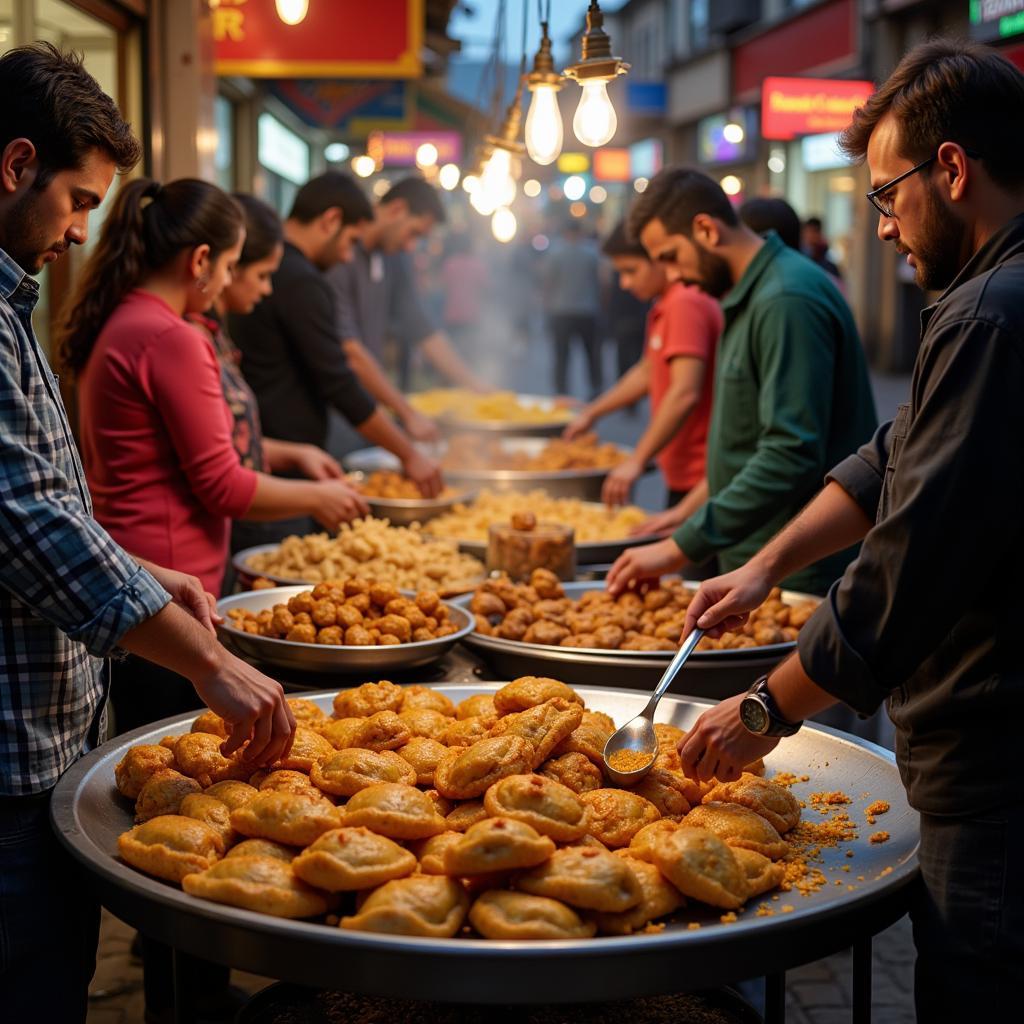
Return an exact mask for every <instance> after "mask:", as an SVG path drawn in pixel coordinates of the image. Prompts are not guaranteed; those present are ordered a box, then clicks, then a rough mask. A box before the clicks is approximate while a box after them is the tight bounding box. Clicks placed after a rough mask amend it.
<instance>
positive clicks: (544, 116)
mask: <svg viewBox="0 0 1024 1024" xmlns="http://www.w3.org/2000/svg"><path fill="white" fill-rule="evenodd" d="M532 92H533V99H531V100H530V110H529V113H528V114H527V115H526V152H527V153H529V154H530V159H531V160H533V162H534V163H538V164H550V163H553V162H554V161H555V160H556V159H557V158H558V154H559V153H561V152H562V112H561V111H560V110H559V109H558V89H557V87H556V86H553V85H544V84H541V85H537V86H534V88H533V90H532Z"/></svg>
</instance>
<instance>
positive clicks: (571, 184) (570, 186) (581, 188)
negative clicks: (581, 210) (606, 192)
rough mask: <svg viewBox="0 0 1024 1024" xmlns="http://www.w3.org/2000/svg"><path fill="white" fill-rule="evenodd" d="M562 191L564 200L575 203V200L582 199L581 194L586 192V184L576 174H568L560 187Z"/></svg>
mask: <svg viewBox="0 0 1024 1024" xmlns="http://www.w3.org/2000/svg"><path fill="white" fill-rule="evenodd" d="M562 191H563V192H564V193H565V198H566V199H569V200H572V201H574V202H575V200H577V199H582V198H583V194H584V193H585V192H586V191H587V183H586V182H585V181H584V180H583V179H582V178H581V177H580V176H579V175H578V174H570V175H569V177H568V178H566V179H565V183H564V184H563V185H562Z"/></svg>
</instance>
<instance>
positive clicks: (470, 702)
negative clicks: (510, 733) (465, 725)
mask: <svg viewBox="0 0 1024 1024" xmlns="http://www.w3.org/2000/svg"><path fill="white" fill-rule="evenodd" d="M455 717H456V718H458V719H460V720H461V719H463V718H489V719H491V721H492V723H493V722H494V721H496V720H497V718H498V711H497V709H496V708H495V706H494V696H493V694H490V693H478V694H476V695H475V696H473V697H467V698H466V699H465V700H462V701H459V703H458V705H457V706H456V708H455Z"/></svg>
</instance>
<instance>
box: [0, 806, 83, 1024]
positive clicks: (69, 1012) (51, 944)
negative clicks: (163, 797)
mask: <svg viewBox="0 0 1024 1024" xmlns="http://www.w3.org/2000/svg"><path fill="white" fill-rule="evenodd" d="M49 815H50V794H49V793H43V794H40V795H38V796H0V1018H3V1020H4V1021H9V1022H10V1024H22V1022H28V1021H31V1022H33V1024H34V1022H40V1024H41V1022H44V1021H45V1022H47V1024H49V1022H50V1021H53V1022H55V1024H56V1022H58V1021H59V1022H60V1024H81V1022H84V1021H85V1017H86V1009H87V1006H88V990H89V981H90V980H91V979H92V975H93V971H94V970H95V967H96V945H97V943H98V941H99V930H100V905H99V901H98V900H97V899H96V896H95V895H94V892H93V886H92V883H91V881H90V879H89V877H88V875H87V874H86V872H85V871H84V870H83V869H81V868H80V867H79V866H78V863H77V862H76V861H75V860H74V859H73V858H72V857H71V855H70V854H69V853H67V852H66V851H65V850H64V848H63V847H62V846H61V845H60V843H59V842H58V840H57V837H56V836H55V835H54V833H53V830H52V829H51V827H50V816H49Z"/></svg>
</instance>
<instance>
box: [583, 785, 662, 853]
mask: <svg viewBox="0 0 1024 1024" xmlns="http://www.w3.org/2000/svg"><path fill="white" fill-rule="evenodd" d="M580 800H582V801H583V803H584V804H585V805H586V806H587V807H588V808H589V809H590V817H589V819H588V821H587V831H588V832H589V833H590V834H591V835H592V836H597V838H598V839H600V840H601V842H602V843H604V845H605V846H608V847H612V848H614V847H616V846H629V842H630V840H631V839H632V838H633V836H635V835H636V834H637V832H639V831H640V829H642V828H643V827H644V825H650V824H651V822H653V821H657V820H658V819H659V818H660V817H661V812H660V811H659V810H658V808H657V807H655V806H654V804H652V803H651V801H650V800H647V799H645V798H644V797H642V796H638V795H637V794H636V793H633V792H631V791H630V790H628V789H594V790H591V791H590V792H589V793H583V794H582V795H581V796H580Z"/></svg>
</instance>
